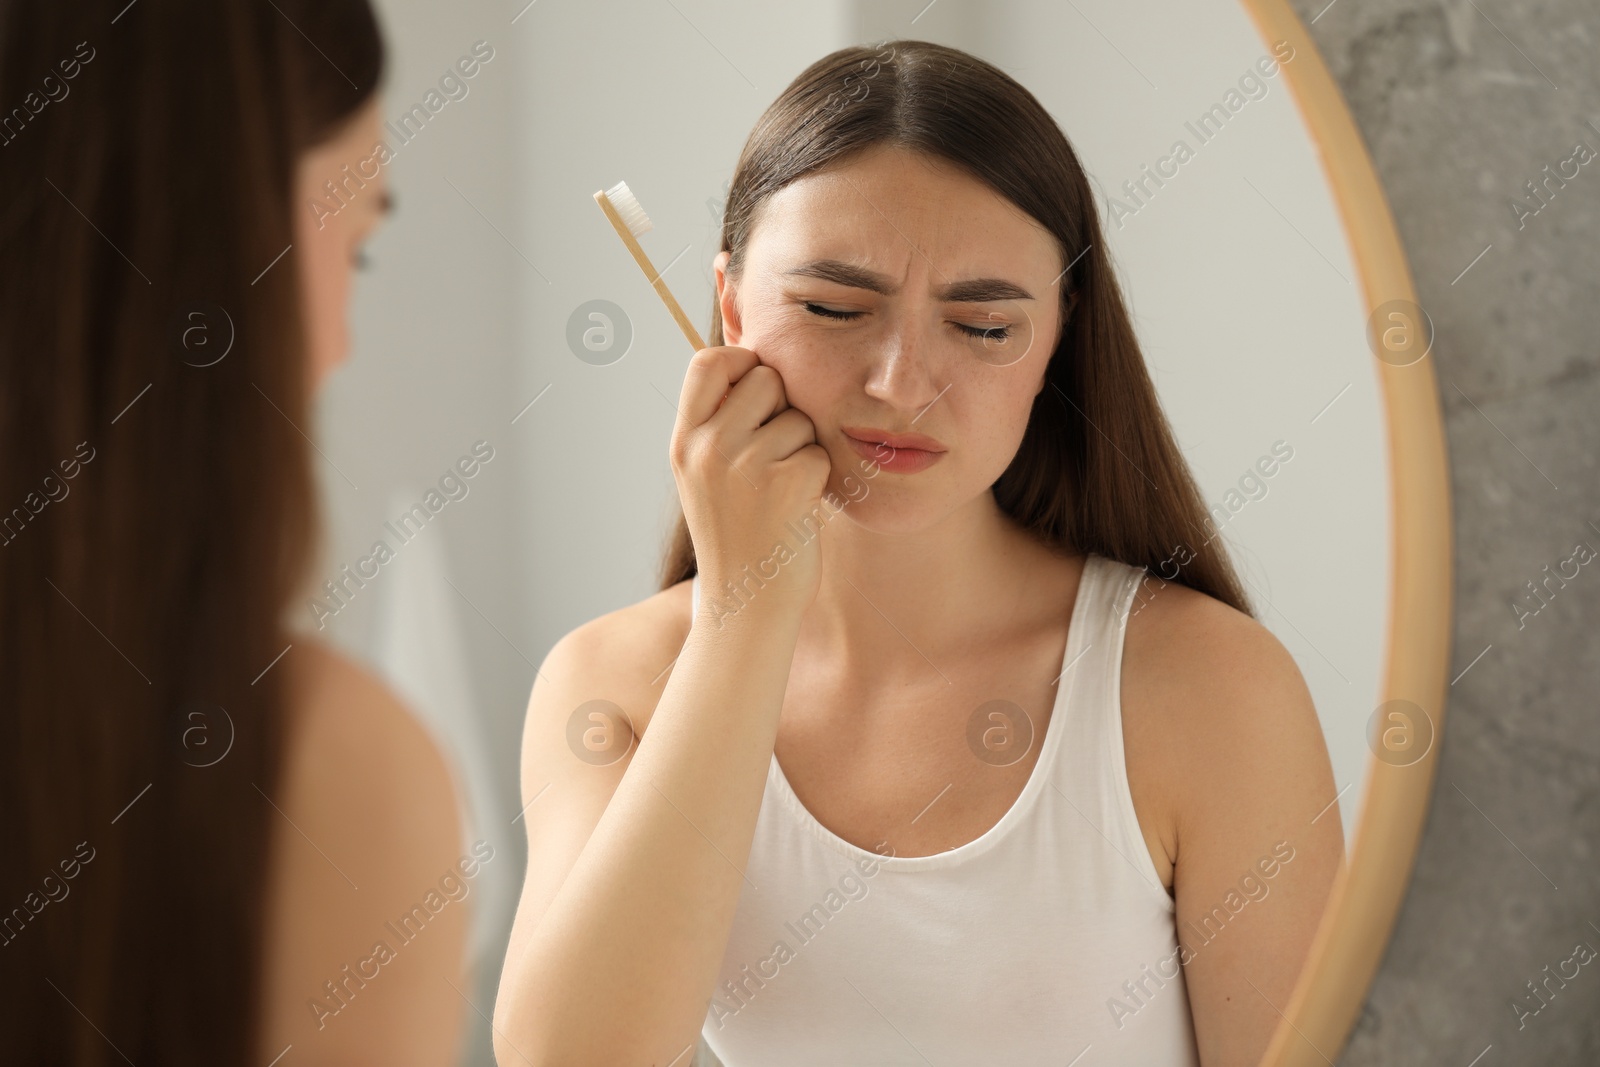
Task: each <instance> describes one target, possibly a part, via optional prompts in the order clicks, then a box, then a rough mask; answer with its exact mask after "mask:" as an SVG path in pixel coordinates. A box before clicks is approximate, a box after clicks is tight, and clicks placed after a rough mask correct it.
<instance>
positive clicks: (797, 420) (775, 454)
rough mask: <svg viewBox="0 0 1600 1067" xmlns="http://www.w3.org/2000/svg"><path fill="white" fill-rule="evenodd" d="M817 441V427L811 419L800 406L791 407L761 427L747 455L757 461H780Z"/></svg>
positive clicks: (752, 440)
mask: <svg viewBox="0 0 1600 1067" xmlns="http://www.w3.org/2000/svg"><path fill="white" fill-rule="evenodd" d="M816 443H817V429H816V427H815V426H814V425H813V424H812V422H811V419H810V418H808V417H807V416H806V413H805V412H803V411H801V410H800V409H799V408H789V409H787V410H786V411H783V412H782V413H780V414H778V415H776V416H774V417H773V419H772V420H771V421H770V422H768V423H767V424H766V425H765V426H763V427H761V431H760V432H759V433H757V434H756V435H755V436H754V437H753V438H752V439H751V442H750V447H749V449H748V450H747V452H746V453H745V455H746V456H747V457H749V458H751V459H754V460H757V461H762V460H765V461H768V462H778V461H780V460H785V459H788V458H789V457H790V456H792V455H794V454H795V453H796V452H799V451H800V450H801V449H802V448H805V447H806V446H807V445H814V444H816Z"/></svg>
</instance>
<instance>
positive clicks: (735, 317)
mask: <svg viewBox="0 0 1600 1067" xmlns="http://www.w3.org/2000/svg"><path fill="white" fill-rule="evenodd" d="M732 258H733V253H732V252H726V251H724V252H718V253H717V258H716V259H714V260H712V261H711V271H712V273H713V274H715V275H716V281H717V309H718V311H719V312H720V314H721V315H722V343H723V344H725V345H737V344H738V343H739V338H740V337H741V336H742V335H743V334H744V326H743V324H742V323H741V322H740V321H739V308H738V304H737V302H736V301H735V299H734V297H735V295H736V293H735V289H736V288H737V287H736V286H735V285H734V283H733V279H731V278H729V277H728V261H729V260H730V259H732Z"/></svg>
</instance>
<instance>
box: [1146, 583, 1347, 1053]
mask: <svg viewBox="0 0 1600 1067" xmlns="http://www.w3.org/2000/svg"><path fill="white" fill-rule="evenodd" d="M1157 605H1159V606H1160V607H1161V608H1162V609H1163V610H1161V611H1150V612H1148V617H1145V616H1146V614H1147V613H1146V612H1141V613H1140V616H1139V617H1136V618H1135V619H1134V620H1133V621H1132V622H1130V625H1129V634H1130V641H1129V647H1130V649H1131V648H1132V647H1133V644H1134V642H1135V640H1137V642H1138V645H1139V647H1140V649H1141V650H1142V651H1138V652H1135V653H1133V655H1137V656H1138V657H1140V661H1139V664H1138V665H1137V666H1135V667H1134V668H1133V669H1132V670H1130V669H1129V662H1132V661H1131V660H1130V661H1129V662H1125V664H1124V696H1123V709H1124V725H1125V736H1126V738H1127V744H1128V746H1129V752H1130V755H1132V754H1134V753H1140V758H1142V759H1145V760H1146V761H1147V767H1146V770H1147V771H1148V772H1149V774H1148V776H1147V777H1148V778H1150V779H1154V780H1159V781H1161V782H1163V783H1164V784H1163V785H1162V786H1161V787H1160V789H1161V793H1162V803H1161V805H1160V806H1161V809H1162V810H1164V811H1165V812H1166V813H1167V816H1168V827H1167V829H1168V834H1167V835H1166V836H1168V837H1169V839H1170V840H1171V841H1172V842H1173V844H1174V859H1175V866H1174V869H1173V888H1174V890H1175V891H1176V904H1177V913H1176V916H1175V919H1176V922H1177V924H1178V941H1179V943H1180V945H1181V946H1182V948H1181V950H1180V951H1181V953H1182V954H1181V955H1180V960H1181V961H1182V962H1183V973H1184V982H1185V985H1186V986H1187V988H1188V995H1189V1005H1190V1010H1191V1013H1192V1016H1193V1020H1194V1029H1195V1037H1196V1040H1197V1042H1198V1046H1199V1052H1200V1062H1201V1063H1202V1064H1204V1065H1205V1067H1220V1065H1225V1064H1226V1065H1233V1064H1254V1063H1256V1062H1258V1061H1259V1059H1260V1057H1261V1054H1262V1052H1263V1051H1265V1049H1266V1045H1267V1042H1268V1041H1269V1040H1270V1039H1271V1037H1272V1032H1273V1030H1274V1029H1275V1028H1276V1027H1277V1025H1278V1023H1279V1021H1280V1019H1281V1015H1280V1014H1279V1013H1280V1012H1281V1011H1282V1010H1283V1009H1284V1008H1285V1007H1286V1005H1287V1004H1288V1001H1289V995H1290V993H1291V992H1292V991H1293V989H1294V984H1295V981H1296V979H1297V978H1298V977H1299V974H1300V969H1301V967H1302V966H1303V965H1304V961H1305V956H1306V953H1307V951H1308V950H1309V948H1310V944H1311V939H1312V937H1313V935H1314V934H1315V933H1316V929H1317V924H1318V922H1319V921H1320V920H1321V918H1322V912H1323V908H1324V907H1325V905H1326V903H1327V898H1328V893H1329V890H1330V889H1331V887H1332V883H1333V878H1334V875H1335V874H1336V873H1337V871H1338V868H1339V865H1340V864H1341V863H1342V862H1343V859H1344V838H1343V834H1342V831H1341V829H1340V822H1339V809H1338V805H1337V804H1334V805H1332V806H1331V807H1330V806H1329V805H1330V803H1331V802H1332V801H1333V799H1334V796H1335V794H1336V793H1337V791H1338V787H1337V786H1336V785H1335V784H1334V781H1333V771H1332V767H1331V765H1330V763H1329V759H1328V752H1327V745H1326V742H1325V741H1324V739H1323V736H1322V727H1321V725H1320V723H1319V721H1318V718H1317V713H1316V708H1315V706H1314V705H1313V704H1312V701H1311V694H1310V692H1309V691H1308V690H1307V689H1306V684H1305V681H1304V679H1302V677H1301V675H1300V672H1299V669H1298V667H1297V666H1296V664H1295V662H1294V658H1293V657H1292V656H1291V655H1290V654H1289V652H1288V651H1287V650H1286V649H1285V648H1284V647H1283V645H1282V644H1281V643H1280V642H1279V641H1278V639H1277V638H1276V637H1275V636H1273V634H1272V632H1271V631H1269V630H1267V629H1266V628H1265V627H1264V626H1262V625H1261V624H1260V623H1258V622H1256V621H1255V620H1253V619H1251V618H1250V617H1248V616H1246V615H1244V614H1242V613H1240V612H1238V611H1235V610H1234V609H1233V608H1231V607H1228V606H1227V605H1225V604H1222V603H1221V602H1219V601H1216V600H1213V599H1211V598H1210V597H1206V596H1204V595H1201V594H1198V593H1195V592H1193V591H1192V590H1187V589H1181V588H1179V587H1166V588H1163V589H1162V590H1161V592H1159V593H1158V594H1157V595H1156V596H1155V598H1154V599H1153V600H1152V602H1151V606H1152V607H1156V606H1157ZM1141 623H1143V624H1145V626H1144V629H1143V632H1142V633H1140V634H1138V635H1137V637H1136V638H1135V637H1134V636H1133V635H1134V633H1135V630H1134V627H1135V626H1138V625H1139V624H1141ZM1161 995H1163V994H1162V993H1161V992H1157V993H1155V996H1158V997H1159V996H1161Z"/></svg>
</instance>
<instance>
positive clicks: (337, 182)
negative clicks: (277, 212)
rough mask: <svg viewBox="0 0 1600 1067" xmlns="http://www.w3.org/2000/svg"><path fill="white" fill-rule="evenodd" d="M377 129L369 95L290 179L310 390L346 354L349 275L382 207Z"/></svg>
mask: <svg viewBox="0 0 1600 1067" xmlns="http://www.w3.org/2000/svg"><path fill="white" fill-rule="evenodd" d="M378 130H379V119H378V102H377V100H376V98H374V99H373V100H372V101H371V102H369V103H368V104H367V105H366V106H365V107H364V108H362V110H361V111H360V112H358V113H357V114H356V115H355V116H354V117H353V118H352V119H351V120H350V122H349V123H348V124H346V126H345V127H344V129H343V130H342V131H341V132H340V133H338V134H337V135H335V136H334V137H333V138H331V139H330V140H328V141H326V142H324V143H322V144H320V145H317V146H316V147H315V148H312V149H311V150H310V151H308V152H306V153H305V155H304V156H302V157H301V159H300V164H299V167H298V171H297V173H296V176H295V201H294V219H295V222H294V230H295V236H294V247H295V254H296V255H297V256H298V262H299V264H300V302H301V304H300V306H301V315H302V317H303V319H304V321H305V329H306V348H307V351H306V358H307V359H308V360H309V363H310V367H309V382H310V386H311V391H312V392H315V391H316V389H317V387H318V386H320V385H321V384H322V382H323V379H325V378H326V377H327V375H328V372H329V371H331V370H333V368H334V367H336V366H338V365H339V364H340V363H342V362H343V361H344V358H345V356H346V355H347V354H348V352H349V350H350V334H349V328H348V326H347V325H346V320H347V316H348V314H349V302H350V279H351V274H352V272H353V271H354V270H355V268H356V266H357V265H358V263H359V261H360V259H361V246H362V244H363V243H365V242H366V240H367V238H368V237H370V236H371V234H372V231H373V230H375V229H376V228H377V226H378V223H379V222H381V221H382V220H383V216H384V215H385V214H386V213H387V212H388V210H389V189H388V178H387V176H386V175H385V173H384V168H383V167H382V166H381V165H380V164H379V162H378V160H377V159H376V158H375V157H374V153H373V147H374V146H375V145H376V144H377V143H378V140H379V138H378ZM328 182H332V183H333V185H334V189H333V191H332V192H330V191H329V189H328V187H327V183H328ZM335 194H337V196H336V195H335Z"/></svg>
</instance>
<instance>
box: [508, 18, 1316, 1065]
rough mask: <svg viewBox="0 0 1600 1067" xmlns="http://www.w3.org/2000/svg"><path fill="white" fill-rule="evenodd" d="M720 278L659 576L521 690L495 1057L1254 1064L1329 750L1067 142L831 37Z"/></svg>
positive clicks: (751, 150)
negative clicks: (1261, 610) (523, 809)
mask: <svg viewBox="0 0 1600 1067" xmlns="http://www.w3.org/2000/svg"><path fill="white" fill-rule="evenodd" d="M715 275H716V283H717V302H716V306H715V308H714V312H713V320H712V329H711V335H710V336H711V347H709V348H707V349H705V350H703V351H701V352H699V353H697V354H696V355H695V357H694V359H693V360H692V361H691V362H690V365H689V370H688V374H687V376H686V380H685V382H684V386H683V391H682V398H681V401H680V404H679V410H680V413H679V417H678V422H677V425H676V426H675V427H674V430H673V435H672V442H671V450H670V456H671V462H672V469H673V474H674V478H675V480H676V482H677V486H678V491H679V497H680V500H681V501H682V504H683V509H684V517H683V520H682V521H681V522H680V523H679V525H678V529H677V531H676V534H675V536H674V539H673V542H672V545H671V549H670V552H669V555H668V558H667V560H666V566H665V574H664V581H663V589H662V591H661V592H660V593H658V594H656V595H655V596H652V597H650V598H648V599H646V600H644V601H642V602H640V603H638V604H635V605H633V606H631V607H628V608H625V609H623V610H620V611H616V612H613V613H611V614H608V615H606V616H603V617H602V618H599V619H596V620H594V621H592V622H590V623H588V624H586V625H584V626H582V627H579V628H578V629H577V630H575V631H573V632H572V633H570V634H568V635H567V636H565V637H564V638H563V639H562V640H561V641H560V642H558V643H557V645H556V646H555V647H554V648H553V649H552V650H551V652H550V654H549V657H548V659H547V661H546V664H545V666H544V668H543V669H542V670H541V672H540V675H539V680H538V682H537V684H536V685H535V687H534V689H533V693H532V696H531V698H530V704H529V709H528V719H527V725H526V729H525V736H524V743H523V756H522V758H523V772H522V781H523V791H524V794H525V797H524V799H525V800H526V801H528V802H529V803H531V802H532V801H533V800H534V799H538V806H537V807H535V808H532V809H530V811H529V816H528V818H527V820H526V822H527V825H528V831H527V832H528V835H529V848H530V854H529V865H528V874H527V879H526V882H525V886H524V890H523V895H522V899H521V902H520V905H519V909H518V912H517V917H516V922H515V925H514V927H513V932H512V936H511V942H510V946H509V950H508V954H507V958H506V964H505V969H504V974H503V977H502V984H501V991H500V994H499V1002H498V1005H497V1009H496V1012H497V1020H496V1031H497V1038H496V1040H497V1043H498V1044H497V1047H498V1050H499V1056H500V1059H501V1062H503V1063H514V1062H523V1059H524V1058H526V1060H527V1061H528V1062H531V1063H534V1064H555V1063H560V1064H590V1063H594V1064H600V1063H640V1064H643V1063H657V1064H666V1063H675V1064H687V1063H688V1062H689V1061H690V1059H691V1058H692V1051H693V1049H694V1047H695V1045H696V1043H697V1040H698V1039H699V1038H701V1037H703V1038H704V1039H705V1042H706V1044H707V1045H708V1046H709V1049H710V1050H711V1051H713V1052H715V1053H716V1054H717V1055H718V1056H720V1057H721V1058H722V1060H723V1062H725V1063H727V1064H728V1065H729V1067H745V1065H747V1064H762V1065H784V1064H815V1063H825V1062H826V1063H872V1064H875V1065H877V1064H911V1063H936V1062H938V1063H1005V1064H1033V1063H1051V1064H1063V1063H1068V1062H1076V1061H1075V1060H1074V1057H1076V1056H1079V1055H1081V1054H1083V1053H1084V1052H1085V1051H1086V1050H1087V1049H1089V1048H1092V1049H1093V1052H1092V1053H1090V1054H1089V1056H1088V1057H1087V1058H1086V1059H1085V1060H1084V1062H1094V1063H1119V1064H1139V1065H1148V1064H1162V1065H1171V1064H1185V1063H1189V1064H1193V1063H1203V1064H1206V1065H1207V1067H1213V1065H1224V1064H1225V1065H1230V1067H1231V1065H1236V1064H1247V1063H1253V1062H1256V1060H1257V1059H1258V1058H1259V1056H1260V1053H1261V1051H1262V1049H1263V1048H1264V1046H1265V1045H1266V1043H1267V1040H1268V1038H1269V1036H1270V1034H1271V1032H1272V1029H1273V1027H1274V1026H1275V1025H1276V1024H1277V1022H1278V1019H1279V1014H1278V1011H1279V1009H1281V1008H1282V1007H1283V1005H1284V1004H1285V1003H1286V1001H1287V1000H1288V998H1289V995H1290V992H1291V990H1292V987H1293V985H1294V981H1295V978H1296V976H1297V974H1298V971H1299V967H1300V964H1301V960H1302V958H1303V956H1304V955H1305V952H1306V950H1307V947H1308V945H1309V942H1310V939H1311V937H1312V934H1313V932H1314V929H1315V926H1316V923H1317V920H1318V918H1319V916H1320V913H1321V909H1322V905H1323V903H1324V900H1325V898H1326V895H1327V891H1328V887H1329V885H1330V883H1331V880H1332V878H1333V876H1334V873H1335V871H1336V870H1337V867H1338V865H1339V863H1340V862H1341V859H1342V855H1343V847H1342V841H1341V835H1340V830H1339V826H1338V821H1337V814H1336V813H1333V814H1322V812H1323V809H1324V808H1325V807H1326V805H1327V804H1328V802H1329V801H1330V800H1331V799H1332V798H1333V796H1334V785H1333V781H1332V774H1331V769H1330V765H1329V760H1328V756H1327V753H1326V751H1325V748H1324V745H1323V741H1322V736H1321V732H1320V728H1319V725H1318V722H1317V717H1316V714H1315V710H1314V708H1313V706H1312V703H1311V700H1310V696H1309V694H1308V692H1307V690H1306V687H1305V685H1304V682H1303V681H1302V679H1301V677H1300V675H1299V673H1298V671H1297V669H1296V667H1295V665H1294V662H1293V660H1292V658H1291V657H1290V656H1289V655H1288V653H1287V652H1286V651H1285V650H1284V649H1283V647H1282V646H1281V645H1280V644H1279V643H1278V642H1277V641H1276V640H1275V639H1274V638H1273V637H1272V635H1271V634H1270V632H1269V631H1267V630H1266V629H1265V628H1264V627H1262V626H1261V625H1260V624H1259V623H1257V622H1256V621H1255V620H1254V619H1253V618H1252V617H1251V615H1250V613H1249V607H1248V604H1247V603H1246V601H1245V598H1244V596H1243V594H1242V592H1241V590H1240V587H1239V583H1238V581H1237V580H1236V578H1235V576H1234V574H1233V572H1232V570H1231V568H1230V566H1229V564H1228V562H1227V560H1226V558H1225V556H1224V555H1223V553H1222V552H1221V550H1220V547H1219V546H1218V544H1217V543H1216V542H1215V541H1214V539H1213V537H1212V535H1211V534H1210V533H1209V532H1208V530H1207V525H1208V524H1207V521H1206V512H1205V510H1204V508H1203V506H1202V505H1201V503H1200V499H1199V495H1198V493H1197V492H1196V489H1195V486H1194V484H1193V481H1192V479H1191V477H1190V475H1189V472H1188V471H1187V469H1186V467H1185V465H1184V463H1183V460H1182V457H1181V453H1180V451H1179V450H1178V448H1177V447H1176V445H1175V443H1174V441H1173V438H1172V435H1171V433H1170V431H1169V429H1168V427H1167V425H1166V422H1165V420H1164V418H1163V416H1162V414H1161V412H1160V410H1159V407H1158V404H1157V401H1156V397H1155V393H1154V390H1153V389H1152V387H1151V383H1150V380H1149V378H1148V376H1147V374H1146V371H1145V368H1144V365H1143V360H1142V357H1141V355H1140V352H1139V348H1138V344H1137V341H1136V339H1135V337H1134V333H1133V330H1132V327H1131V325H1130V322H1129V318H1128V314H1127V311H1126V309H1125V306H1124V304H1123V301H1122V297H1121V295H1120V291H1119V289H1118V286H1117V282H1116V279H1115V276H1114V274H1113V271H1112V266H1111V263H1110V261H1109V258H1108V256H1107V254H1106V250H1105V247H1104V243H1103V240H1102V238H1101V234H1100V231H1099V226H1098V220H1097V214H1096V205H1095V202H1094V199H1093V197H1092V195H1091V192H1090V188H1089V185H1088V182H1087V180H1086V178H1085V175H1084V172H1083V170H1082V168H1081V166H1080V165H1079V164H1078V162H1077V159H1076V157H1075V156H1074V154H1073V152H1072V150H1071V148H1070V146H1069V145H1068V143H1067V141H1066V139H1065V138H1064V137H1063V135H1062V134H1061V132H1060V130H1059V129H1058V128H1057V127H1056V125H1055V124H1054V122H1053V121H1052V120H1051V119H1050V117H1049V116H1048V114H1047V113H1046V112H1045V111H1044V110H1043V108H1042V107H1040V105H1039V104H1038V102H1037V101H1036V100H1035V99H1034V98H1033V97H1032V96H1031V95H1030V94H1029V93H1027V91H1026V90H1024V89H1023V88H1022V87H1021V86H1019V85H1017V84H1016V83H1015V82H1014V81H1012V80H1011V79H1010V78H1008V77H1007V76H1006V75H1005V74H1003V73H1001V72H1000V71H998V70H996V69H995V68H994V67H992V66H990V65H988V64H986V63H983V62H981V61H979V60H977V59H975V58H973V57H972V56H969V55H966V54H965V53H962V52H959V51H956V50H954V49H950V48H945V47H940V46H937V45H932V44H927V43H922V42H915V41H899V42H894V43H893V44H892V45H888V46H885V47H884V48H882V49H880V50H879V51H877V52H873V51H872V50H869V49H864V48H847V49H844V50H841V51H839V52H836V53H833V54H832V55H829V56H827V57H825V58H824V59H822V60H820V61H818V62H817V63H815V64H813V65H812V66H811V67H809V68H808V69H807V70H805V71H804V72H803V73H802V74H801V75H800V76H799V77H798V78H797V79H796V80H795V81H794V83H793V84H791V85H790V86H789V87H788V88H787V89H786V90H785V91H784V92H783V94H782V95H781V96H780V97H779V98H778V100H777V101H775V102H774V103H773V105H772V106H771V107H770V108H769V109H768V111H767V113H766V114H765V115H764V116H763V117H762V118H761V120H760V121H759V122H758V123H757V125H756V128H755V132H754V133H753V134H752V135H751V138H750V140H749V142H748V143H747V144H746V146H745V148H744V151H743V153H742V154H741V157H740V159H739V163H738V166H737V168H736V170H735V173H734V177H733V181H732V185H731V188H730V190H729V198H728V209H727V215H726V219H725V222H724V229H723V237H722V251H721V252H720V253H719V254H718V256H717V257H716V261H715ZM1146 569H1148V571H1149V572H1153V573H1151V574H1146ZM669 667H670V671H669V670H667V668H669ZM613 702H614V703H613ZM608 731H614V734H613V733H608ZM575 757H576V758H575ZM1319 815H1322V817H1321V818H1318V816H1319Z"/></svg>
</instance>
